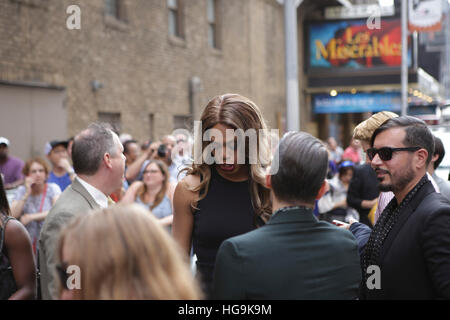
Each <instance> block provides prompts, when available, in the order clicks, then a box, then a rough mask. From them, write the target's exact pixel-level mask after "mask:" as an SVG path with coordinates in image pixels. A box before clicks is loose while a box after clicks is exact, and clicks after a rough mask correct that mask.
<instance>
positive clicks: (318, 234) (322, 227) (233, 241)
mask: <svg viewBox="0 0 450 320" xmlns="http://www.w3.org/2000/svg"><path fill="white" fill-rule="evenodd" d="M294 225H296V224H295V223H292V224H290V223H285V224H276V225H271V224H266V225H264V226H262V227H260V228H258V229H256V230H253V231H250V232H247V233H244V234H242V235H238V236H235V237H232V238H229V239H227V240H225V241H224V242H227V243H228V245H232V246H233V247H235V248H236V249H237V250H243V251H246V249H250V250H252V251H255V250H258V249H259V248H261V249H262V250H265V249H266V248H267V246H270V242H272V243H273V242H274V240H278V241H281V242H282V241H292V233H291V232H289V231H287V232H280V230H279V228H280V227H282V228H285V227H289V226H291V228H292V226H294ZM297 235H298V240H299V241H316V240H320V241H326V242H330V243H333V244H335V245H337V246H345V245H346V244H347V245H349V246H354V245H356V239H355V237H354V236H353V234H352V233H351V232H350V231H349V230H346V229H343V228H338V227H336V226H334V225H333V224H331V223H328V222H325V221H318V222H317V223H316V224H314V225H313V226H312V227H310V228H309V229H308V231H307V230H304V232H299V233H298V234H297ZM271 240H272V241H271Z"/></svg>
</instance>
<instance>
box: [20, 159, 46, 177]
mask: <svg viewBox="0 0 450 320" xmlns="http://www.w3.org/2000/svg"><path fill="white" fill-rule="evenodd" d="M35 162H36V163H38V164H40V165H41V166H43V167H44V170H45V175H46V176H48V174H49V172H50V168H49V166H48V164H47V162H46V161H45V160H44V159H42V158H40V157H36V158H32V159H30V160H28V161H27V162H25V165H24V166H23V169H22V173H23V175H24V176H28V175H29V174H30V168H31V165H32V164H33V163H35Z"/></svg>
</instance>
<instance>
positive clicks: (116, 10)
mask: <svg viewBox="0 0 450 320" xmlns="http://www.w3.org/2000/svg"><path fill="white" fill-rule="evenodd" d="M105 14H106V16H107V17H112V18H116V20H120V21H123V22H126V21H127V16H126V8H125V5H124V2H123V0H105Z"/></svg>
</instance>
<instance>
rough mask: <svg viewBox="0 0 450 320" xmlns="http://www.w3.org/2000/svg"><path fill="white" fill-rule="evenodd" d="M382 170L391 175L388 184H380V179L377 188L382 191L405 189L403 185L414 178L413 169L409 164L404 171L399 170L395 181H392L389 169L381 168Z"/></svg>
mask: <svg viewBox="0 0 450 320" xmlns="http://www.w3.org/2000/svg"><path fill="white" fill-rule="evenodd" d="M383 171H385V172H386V173H387V174H388V175H389V176H390V177H391V183H390V184H382V182H381V181H380V183H379V185H378V188H379V189H380V191H382V192H387V191H392V192H398V191H401V190H403V189H405V187H406V186H407V185H408V183H410V182H411V181H412V180H413V179H414V171H413V169H412V168H411V166H409V167H408V168H407V169H406V170H405V171H404V172H400V174H399V175H398V180H397V181H394V179H393V177H392V175H391V173H390V172H389V171H386V170H383Z"/></svg>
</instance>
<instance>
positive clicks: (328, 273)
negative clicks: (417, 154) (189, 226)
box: [213, 209, 361, 299]
mask: <svg viewBox="0 0 450 320" xmlns="http://www.w3.org/2000/svg"><path fill="white" fill-rule="evenodd" d="M360 281H361V268H360V263H359V256H358V252H357V244H356V241H355V238H354V237H353V235H352V234H351V233H350V232H349V231H347V230H344V229H339V228H337V227H335V226H333V225H331V224H329V223H328V222H324V221H318V220H317V219H316V218H315V217H314V215H313V213H312V210H306V209H300V210H295V211H287V212H279V213H277V214H275V215H274V216H273V217H272V218H271V219H270V220H269V221H268V222H267V224H266V225H265V226H263V227H261V228H259V229H257V230H254V231H251V232H249V233H246V234H244V235H240V236H237V237H233V238H230V239H228V240H226V241H224V242H223V243H222V245H221V247H220V248H219V252H218V254H217V259H216V268H215V275H214V285H213V287H214V289H213V298H215V299H355V298H357V295H358V286H359V283H360Z"/></svg>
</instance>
